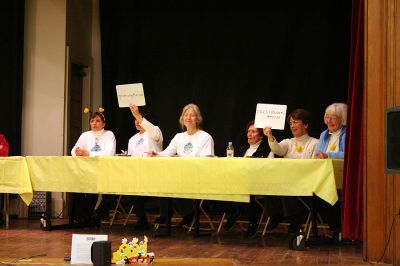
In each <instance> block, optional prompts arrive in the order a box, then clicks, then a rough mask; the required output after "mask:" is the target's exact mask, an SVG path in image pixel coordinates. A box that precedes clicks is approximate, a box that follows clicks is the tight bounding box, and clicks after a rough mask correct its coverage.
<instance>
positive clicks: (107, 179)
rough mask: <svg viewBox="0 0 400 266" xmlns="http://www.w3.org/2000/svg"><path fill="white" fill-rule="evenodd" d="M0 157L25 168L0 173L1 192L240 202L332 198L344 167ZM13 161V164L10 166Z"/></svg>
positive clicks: (334, 163)
mask: <svg viewBox="0 0 400 266" xmlns="http://www.w3.org/2000/svg"><path fill="white" fill-rule="evenodd" d="M3 161H4V162H7V161H9V162H8V163H6V164H5V165H8V166H7V167H10V168H18V169H19V168H23V167H25V172H23V171H20V172H18V171H17V169H13V170H12V171H14V172H13V178H12V179H11V178H7V176H8V175H5V174H4V175H3V176H4V177H3V179H7V180H13V181H12V182H15V183H14V184H12V185H7V186H6V185H5V184H3V182H1V183H0V192H9V193H19V194H21V193H22V194H21V195H24V194H26V193H28V194H29V193H32V190H34V191H53V192H89V193H104V194H132V195H149V196H163V197H181V198H198V199H212V200H229V201H244V202H245V201H248V200H249V195H287V196H311V195H312V194H313V193H315V194H316V195H317V196H319V197H320V198H322V199H323V200H325V201H327V202H329V203H331V204H334V203H335V202H336V201H337V192H336V189H337V187H338V188H340V187H341V182H342V181H341V180H342V172H343V161H342V160H331V159H326V160H314V159H303V160H302V159H265V158H259V159H256V158H208V157H207V158H179V157H155V158H150V157H70V156H28V157H26V158H22V157H8V158H5V159H3ZM13 161H17V162H18V164H14V165H13V166H11V165H12V163H11V162H13ZM0 169H2V168H0ZM26 169H28V170H29V172H28V173H27V171H26ZM1 171H2V170H0V172H1ZM10 171H11V170H8V173H10ZM17 173H18V174H17ZM0 178H1V174H0ZM29 179H30V180H29ZM335 180H336V181H335ZM0 181H2V179H0ZM30 181H31V185H30ZM336 183H338V184H336ZM10 187H12V188H14V189H13V190H11V189H10V190H9V189H8V188H10ZM17 188H18V189H17ZM29 189H30V190H29ZM26 190H28V192H26ZM30 196H31V197H32V194H30Z"/></svg>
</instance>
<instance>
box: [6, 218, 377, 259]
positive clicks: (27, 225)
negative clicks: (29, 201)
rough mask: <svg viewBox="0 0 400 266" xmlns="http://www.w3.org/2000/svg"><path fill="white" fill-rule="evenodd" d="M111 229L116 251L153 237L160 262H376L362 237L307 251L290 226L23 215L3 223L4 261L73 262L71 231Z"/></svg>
mask: <svg viewBox="0 0 400 266" xmlns="http://www.w3.org/2000/svg"><path fill="white" fill-rule="evenodd" d="M73 233H81V234H107V235H108V237H109V240H110V241H111V242H112V249H113V251H115V250H116V249H117V248H118V247H119V245H120V243H121V239H122V238H128V239H131V238H132V237H138V238H139V239H142V238H143V235H147V236H148V238H149V244H148V251H153V252H154V253H155V261H154V265H191V266H193V265H206V266H208V265H209V266H211V265H298V264H303V265H370V263H367V262H364V261H363V258H362V245H361V243H347V244H342V245H334V244H330V245H321V246H313V247H308V248H307V249H306V250H304V251H294V250H290V249H288V237H287V234H285V233H284V228H278V230H276V232H273V233H269V234H267V235H266V236H265V237H261V236H259V237H256V238H254V239H247V238H246V237H245V235H244V233H242V232H241V230H240V229H239V227H237V228H236V229H234V230H232V231H229V232H223V231H222V232H221V233H220V234H213V235H211V236H202V237H194V236H193V234H192V233H188V232H187V230H185V229H183V228H179V227H173V229H172V236H171V237H163V238H154V237H153V236H152V230H148V231H147V232H135V231H134V230H133V229H132V227H129V226H127V227H123V226H122V225H113V226H112V227H109V226H108V225H102V226H101V227H100V228H87V229H68V230H55V231H42V230H41V229H40V226H39V221H38V220H28V219H17V220H11V221H10V227H9V228H8V229H6V228H5V226H4V224H3V225H1V226H0V264H3V265H68V264H69V262H65V261H64V260H63V258H64V256H66V255H70V251H71V236H72V234H73Z"/></svg>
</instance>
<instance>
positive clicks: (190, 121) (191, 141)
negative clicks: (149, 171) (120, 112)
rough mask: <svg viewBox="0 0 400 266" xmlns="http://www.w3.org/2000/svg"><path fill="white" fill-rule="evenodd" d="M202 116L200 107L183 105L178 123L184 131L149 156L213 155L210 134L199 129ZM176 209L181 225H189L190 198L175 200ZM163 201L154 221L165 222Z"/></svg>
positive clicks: (191, 218)
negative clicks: (166, 145)
mask: <svg viewBox="0 0 400 266" xmlns="http://www.w3.org/2000/svg"><path fill="white" fill-rule="evenodd" d="M202 122H203V117H202V115H201V112H200V108H199V107H198V106H197V105H195V104H193V103H190V104H188V105H186V106H185V107H183V109H182V113H181V116H180V118H179V123H180V125H181V127H182V130H183V131H184V132H181V133H177V134H176V135H175V137H174V138H173V139H172V140H171V142H170V144H169V145H168V147H167V148H166V149H165V150H164V151H161V152H155V151H153V152H152V153H150V154H149V156H156V155H157V156H179V157H204V156H214V140H213V138H212V137H211V135H210V134H208V133H207V132H205V131H203V130H201V127H200V125H201V123H202ZM175 202H176V203H177V204H176V205H177V208H178V211H179V212H181V214H182V215H183V219H182V221H181V224H182V225H190V223H191V221H192V220H193V216H194V213H193V202H192V200H187V199H179V200H176V201H175ZM166 206H167V205H166V204H165V202H162V204H161V208H162V209H161V216H160V217H159V218H158V219H157V220H156V223H165V222H166V219H165V217H166V215H167V214H168V209H167V208H166Z"/></svg>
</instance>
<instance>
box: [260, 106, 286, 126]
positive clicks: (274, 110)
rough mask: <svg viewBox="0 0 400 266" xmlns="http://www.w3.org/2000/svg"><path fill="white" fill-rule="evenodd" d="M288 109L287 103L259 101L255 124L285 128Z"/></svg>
mask: <svg viewBox="0 0 400 266" xmlns="http://www.w3.org/2000/svg"><path fill="white" fill-rule="evenodd" d="M286 109H287V106H286V105H279V104H265V103H258V104H257V108H256V117H255V118H254V126H255V127H257V128H264V127H267V126H268V127H271V128H272V129H284V128H285V120H286Z"/></svg>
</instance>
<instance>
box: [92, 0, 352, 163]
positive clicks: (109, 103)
mask: <svg viewBox="0 0 400 266" xmlns="http://www.w3.org/2000/svg"><path fill="white" fill-rule="evenodd" d="M262 4H263V5H266V7H262V6H261V2H258V1H235V0H232V1H216V0H215V1H214V0H213V1H187V0H181V1H180V0H178V1H149V0H143V1H140V0H127V1H122V0H113V1H108V0H100V19H101V36H102V63H103V104H104V108H105V110H106V111H105V112H106V113H105V114H106V116H107V121H108V122H107V127H108V129H111V130H112V131H114V133H115V135H116V138H117V148H118V150H119V149H126V147H127V142H128V139H129V137H130V136H131V135H132V134H133V133H135V129H134V126H133V124H132V117H131V115H130V112H129V109H128V108H124V109H120V108H119V107H118V103H117V97H116V92H115V85H117V84H127V83H137V82H142V83H143V86H144V91H145V97H146V102H147V104H148V107H150V108H151V109H152V111H153V113H155V115H156V117H157V118H158V125H159V126H160V128H161V130H162V131H163V134H164V147H166V146H167V145H168V143H169V141H170V140H171V139H172V137H173V136H174V135H175V134H176V133H177V132H179V131H180V128H179V123H178V118H179V115H180V112H181V110H182V107H183V106H184V105H186V104H187V103H190V102H193V103H196V104H198V105H199V106H200V109H201V111H202V113H203V117H204V126H203V128H204V129H205V131H207V132H209V133H210V134H211V135H212V136H213V138H214V141H215V150H216V154H217V155H218V156H224V155H225V147H226V145H227V142H228V141H233V143H234V145H235V146H239V145H242V144H245V143H246V132H245V125H246V124H247V122H248V121H249V120H252V119H254V115H255V109H256V104H257V103H271V104H286V105H288V111H289V112H290V111H291V110H293V109H295V108H299V107H302V108H305V109H308V110H309V111H311V113H312V114H313V116H314V120H313V122H314V123H313V127H312V129H311V132H310V133H311V135H313V136H315V137H319V134H320V133H321V132H322V131H323V130H324V129H325V125H324V124H323V115H324V110H325V107H326V106H327V105H329V104H331V103H333V102H346V100H347V80H348V73H349V72H348V58H349V32H350V15H351V1H347V0H324V1H320V0H318V1H288V0H280V1H264V2H262ZM275 135H276V137H277V139H278V140H280V139H281V138H283V137H291V134H290V130H289V129H288V126H287V129H286V130H284V131H276V132H275Z"/></svg>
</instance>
